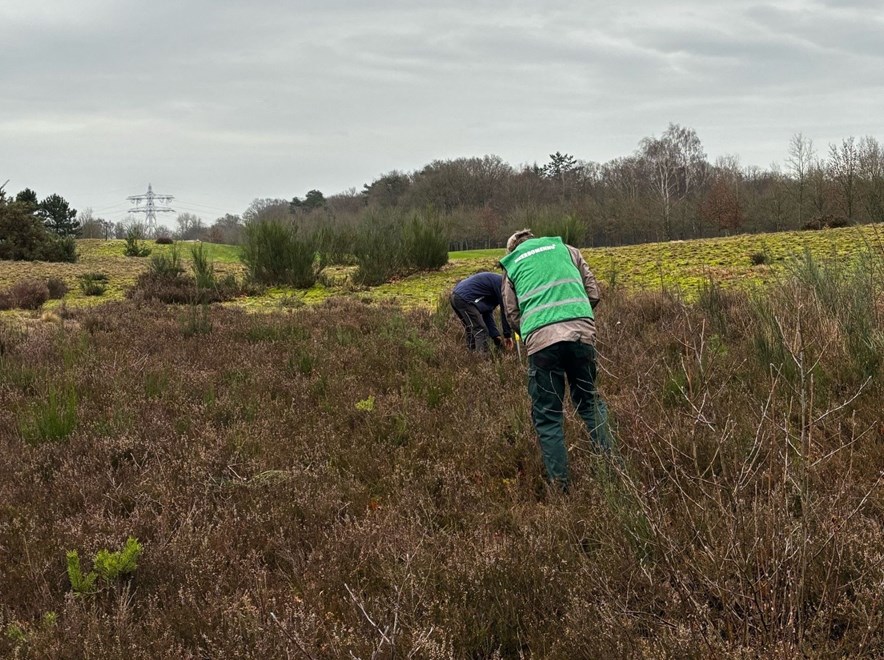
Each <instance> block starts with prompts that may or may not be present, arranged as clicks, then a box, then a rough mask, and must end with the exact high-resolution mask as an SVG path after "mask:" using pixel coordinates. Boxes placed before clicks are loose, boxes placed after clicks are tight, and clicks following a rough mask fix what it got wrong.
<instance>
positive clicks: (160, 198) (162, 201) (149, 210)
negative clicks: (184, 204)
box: [126, 183, 175, 231]
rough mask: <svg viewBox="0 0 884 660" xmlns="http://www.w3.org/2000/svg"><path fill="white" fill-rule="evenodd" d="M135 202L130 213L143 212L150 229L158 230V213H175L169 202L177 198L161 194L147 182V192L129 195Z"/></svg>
mask: <svg viewBox="0 0 884 660" xmlns="http://www.w3.org/2000/svg"><path fill="white" fill-rule="evenodd" d="M126 199H128V200H129V201H131V202H133V204H134V206H133V207H132V208H131V209H129V213H143V214H144V224H145V225H147V229H148V231H156V227H157V213H174V212H175V209H173V208H172V207H171V206H168V204H169V202H171V201H172V200H173V199H175V198H174V197H173V196H172V195H160V194H158V193H155V192H154V191H153V187H152V186H151V185H150V184H149V183H148V184H147V193H146V194H144V195H131V196H130V197H127V198H126Z"/></svg>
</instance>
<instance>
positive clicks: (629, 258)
mask: <svg viewBox="0 0 884 660" xmlns="http://www.w3.org/2000/svg"><path fill="white" fill-rule="evenodd" d="M882 244H884V225H882V224H880V223H879V224H874V225H864V226H859V227H844V228H839V229H828V230H823V231H791V232H779V233H773V234H741V235H739V236H730V237H726V238H710V239H701V240H693V241H669V242H664V243H646V244H642V245H626V246H622V247H612V248H587V249H583V250H581V252H582V253H583V256H584V257H585V258H586V261H587V263H588V264H589V267H590V268H591V269H592V271H593V273H594V274H595V275H596V277H597V278H598V279H599V280H601V281H602V282H604V283H606V284H607V285H609V286H619V287H623V288H626V289H629V290H639V289H641V290H648V289H657V290H667V291H674V292H677V293H679V294H681V295H683V296H685V297H686V298H692V297H694V296H695V295H696V293H697V290H698V289H699V287H700V286H701V285H702V284H703V283H704V282H705V281H707V280H708V279H713V280H715V281H716V282H718V283H720V284H721V285H723V286H733V287H742V288H752V287H757V286H760V285H763V284H765V283H767V282H770V281H772V280H774V279H776V278H778V277H781V276H782V274H783V273H784V272H785V270H786V269H787V267H788V264H789V262H790V260H791V259H793V258H794V257H795V256H796V255H801V254H803V252H804V250H805V249H806V250H809V251H810V253H811V254H812V255H813V256H814V257H816V258H817V259H820V260H824V259H829V258H849V257H851V256H852V255H856V254H858V253H859V252H861V251H862V250H863V249H866V248H870V249H872V250H877V251H881V250H882ZM502 254H503V251H502V250H469V251H464V252H452V253H451V255H450V257H451V259H452V261H456V262H458V263H460V262H461V261H474V262H475V263H477V264H478V263H482V264H483V265H486V266H488V267H489V268H491V267H493V266H494V264H495V262H496V261H497V259H499V258H500V256H501V255H502ZM753 255H761V258H762V259H763V261H764V263H762V264H760V265H755V264H753V261H752V259H753ZM405 288H406V290H408V289H409V286H406V287H405Z"/></svg>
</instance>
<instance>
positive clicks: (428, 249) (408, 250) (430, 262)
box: [402, 215, 448, 270]
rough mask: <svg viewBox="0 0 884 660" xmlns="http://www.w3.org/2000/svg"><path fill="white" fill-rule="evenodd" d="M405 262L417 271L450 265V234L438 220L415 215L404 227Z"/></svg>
mask: <svg viewBox="0 0 884 660" xmlns="http://www.w3.org/2000/svg"><path fill="white" fill-rule="evenodd" d="M402 247H403V257H404V261H405V263H406V264H408V266H410V267H412V268H416V269H417V270H438V269H439V268H441V267H442V266H444V265H445V264H447V263H448V232H447V231H446V229H445V227H444V225H443V224H442V222H441V221H440V220H439V219H438V218H426V217H422V216H420V215H415V216H414V217H413V218H412V219H411V221H410V222H409V223H407V224H406V225H405V226H404V227H403V232H402Z"/></svg>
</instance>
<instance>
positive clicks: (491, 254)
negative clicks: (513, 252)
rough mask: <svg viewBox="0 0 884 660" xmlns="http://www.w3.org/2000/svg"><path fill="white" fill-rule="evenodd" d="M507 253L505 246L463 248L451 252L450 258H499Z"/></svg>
mask: <svg viewBox="0 0 884 660" xmlns="http://www.w3.org/2000/svg"><path fill="white" fill-rule="evenodd" d="M505 254H506V250H504V249H503V248H490V249H488V250H461V251H459V252H449V253H448V258H449V259H452V260H459V259H495V260H499V259H500V258H501V257H502V256H504V255H505Z"/></svg>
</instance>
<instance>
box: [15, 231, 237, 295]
mask: <svg viewBox="0 0 884 660" xmlns="http://www.w3.org/2000/svg"><path fill="white" fill-rule="evenodd" d="M144 244H145V245H146V246H147V247H149V248H150V250H151V256H153V255H156V254H163V253H167V252H169V251H170V250H171V249H172V246H171V245H158V244H156V243H154V242H153V241H144ZM192 244H193V243H192V242H191V241H181V242H179V243H178V244H177V245H178V248H179V250H180V251H181V260H182V262H183V264H184V267H185V268H190V264H191V261H192V260H191V258H190V247H191V245H192ZM203 245H204V246H205V248H206V250H207V251H208V253H209V258H210V259H211V260H212V261H213V262H214V263H215V272H216V273H217V274H218V275H219V276H222V277H223V276H224V275H226V274H228V273H233V274H235V275H237V276H240V275H242V273H243V267H242V265H241V264H240V262H239V247H238V246H235V245H216V244H213V243H204V244H203ZM124 246H125V241H122V240H110V241H104V240H101V239H82V240H78V241H77V253H78V259H77V262H76V263H73V264H69V263H48V262H43V261H0V289H4V288H7V287H9V286H11V285H12V284H15V283H16V282H19V281H21V280H25V279H38V280H45V279H48V278H50V277H57V278H60V279H62V280H64V282H65V283H66V284H67V285H68V288H69V291H68V293H67V295H66V296H65V297H64V303H65V305H67V306H69V307H85V306H89V305H95V304H99V303H101V302H104V301H108V300H120V299H122V298H123V297H124V296H125V292H126V290H127V289H128V288H130V287H131V286H132V285H133V284H134V283H135V280H136V278H137V277H138V275H140V274H141V273H143V272H144V271H145V270H147V268H148V264H150V256H149V257H126V256H124V255H123V248H124ZM85 273H104V274H105V275H107V276H108V278H109V279H108V284H107V289H106V291H105V293H104V295H102V296H85V295H83V293H82V292H81V291H80V284H79V277H80V276H81V275H84V274H85ZM58 304H59V301H50V302H49V303H47V307H48V308H52V307H53V306H56V305H58Z"/></svg>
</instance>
